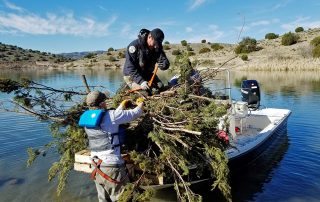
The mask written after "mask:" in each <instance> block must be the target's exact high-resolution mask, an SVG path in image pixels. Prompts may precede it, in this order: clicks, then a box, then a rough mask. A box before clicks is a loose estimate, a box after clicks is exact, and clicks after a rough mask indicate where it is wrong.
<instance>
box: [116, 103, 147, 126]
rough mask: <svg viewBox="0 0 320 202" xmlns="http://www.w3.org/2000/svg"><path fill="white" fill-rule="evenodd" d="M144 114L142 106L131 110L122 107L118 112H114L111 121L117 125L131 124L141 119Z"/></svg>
mask: <svg viewBox="0 0 320 202" xmlns="http://www.w3.org/2000/svg"><path fill="white" fill-rule="evenodd" d="M142 112H143V111H142V105H138V106H137V107H136V108H134V109H130V110H123V109H122V106H121V105H120V106H119V107H118V108H117V109H116V110H114V111H113V114H112V117H111V121H112V122H113V123H114V124H117V125H120V124H124V123H129V122H131V121H133V120H135V119H137V118H139V117H140V116H141V114H142Z"/></svg>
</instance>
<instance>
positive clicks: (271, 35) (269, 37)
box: [264, 33, 279, 39]
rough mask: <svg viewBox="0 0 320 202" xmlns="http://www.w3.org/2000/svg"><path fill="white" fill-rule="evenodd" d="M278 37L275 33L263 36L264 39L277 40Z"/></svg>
mask: <svg viewBox="0 0 320 202" xmlns="http://www.w3.org/2000/svg"><path fill="white" fill-rule="evenodd" d="M278 37H279V35H278V34H275V33H267V34H266V35H265V36H264V38H265V39H276V38H278Z"/></svg>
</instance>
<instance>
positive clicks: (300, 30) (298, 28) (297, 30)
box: [294, 27, 304, 33]
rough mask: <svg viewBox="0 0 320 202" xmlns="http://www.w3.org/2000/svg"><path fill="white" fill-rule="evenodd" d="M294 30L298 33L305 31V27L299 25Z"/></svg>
mask: <svg viewBox="0 0 320 202" xmlns="http://www.w3.org/2000/svg"><path fill="white" fill-rule="evenodd" d="M294 31H295V32H296V33H298V32H303V31H304V29H303V27H297V28H296V29H295V30H294Z"/></svg>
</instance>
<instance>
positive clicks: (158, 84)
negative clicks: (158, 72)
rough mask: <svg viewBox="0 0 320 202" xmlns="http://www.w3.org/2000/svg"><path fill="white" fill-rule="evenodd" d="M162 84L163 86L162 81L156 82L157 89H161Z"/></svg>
mask: <svg viewBox="0 0 320 202" xmlns="http://www.w3.org/2000/svg"><path fill="white" fill-rule="evenodd" d="M163 87H164V86H163V83H162V82H161V81H159V82H157V88H158V89H162V88H163Z"/></svg>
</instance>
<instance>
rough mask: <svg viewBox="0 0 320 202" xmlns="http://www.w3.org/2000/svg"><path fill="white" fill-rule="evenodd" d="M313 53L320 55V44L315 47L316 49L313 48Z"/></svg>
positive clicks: (316, 56)
mask: <svg viewBox="0 0 320 202" xmlns="http://www.w3.org/2000/svg"><path fill="white" fill-rule="evenodd" d="M312 55H313V57H315V58H319V57H320V45H317V46H316V47H314V49H313V50H312Z"/></svg>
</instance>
